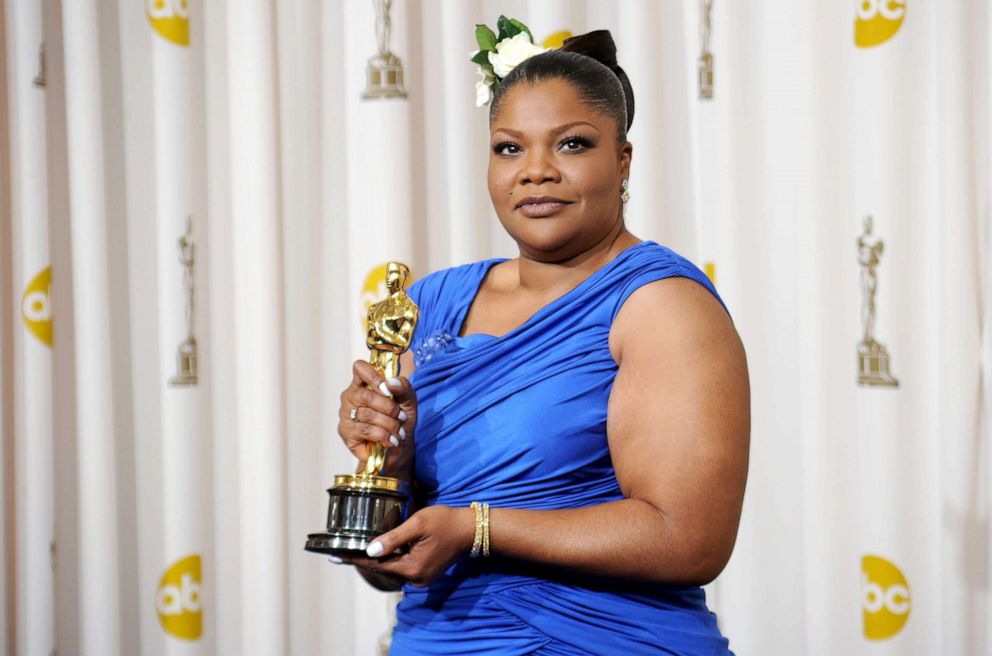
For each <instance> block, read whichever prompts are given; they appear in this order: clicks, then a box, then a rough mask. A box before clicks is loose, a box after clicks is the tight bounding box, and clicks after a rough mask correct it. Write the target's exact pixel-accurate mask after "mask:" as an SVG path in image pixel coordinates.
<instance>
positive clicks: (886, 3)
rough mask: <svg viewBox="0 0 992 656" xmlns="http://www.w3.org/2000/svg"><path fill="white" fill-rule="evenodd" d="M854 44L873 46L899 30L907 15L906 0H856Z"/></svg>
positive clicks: (889, 37) (883, 41)
mask: <svg viewBox="0 0 992 656" xmlns="http://www.w3.org/2000/svg"><path fill="white" fill-rule="evenodd" d="M855 2H857V5H856V10H855V19H854V45H856V46H857V47H859V48H871V47H872V46H877V45H879V44H881V43H885V42H886V41H888V40H889V39H891V38H892V37H893V35H895V33H896V32H898V31H899V28H900V27H902V21H903V19H904V18H905V16H906V0H855Z"/></svg>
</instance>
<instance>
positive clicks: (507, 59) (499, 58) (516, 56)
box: [489, 32, 547, 78]
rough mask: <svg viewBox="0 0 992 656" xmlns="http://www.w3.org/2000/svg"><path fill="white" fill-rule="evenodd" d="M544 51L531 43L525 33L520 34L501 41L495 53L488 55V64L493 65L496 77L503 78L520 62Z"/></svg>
mask: <svg viewBox="0 0 992 656" xmlns="http://www.w3.org/2000/svg"><path fill="white" fill-rule="evenodd" d="M546 51H547V49H546V48H542V47H541V46H536V45H534V44H533V43H531V42H530V37H528V36H527V33H526V32H521V33H520V34H518V35H516V36H514V37H512V38H509V39H503V40H502V41H500V42H499V43H497V44H496V52H490V53H489V63H490V64H492V65H493V71H495V73H496V76H497V77H499V78H504V77H506V76H507V75H509V74H510V71H512V70H513V69H514V68H515V67H516V66H517V65H518V64H520V62H522V61H524V60H525V59H527V58H529V57H533V56H534V55H539V54H541V53H542V52H546Z"/></svg>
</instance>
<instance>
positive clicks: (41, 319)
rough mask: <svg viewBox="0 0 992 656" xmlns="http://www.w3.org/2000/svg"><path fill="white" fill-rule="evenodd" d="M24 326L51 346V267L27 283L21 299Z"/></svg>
mask: <svg viewBox="0 0 992 656" xmlns="http://www.w3.org/2000/svg"><path fill="white" fill-rule="evenodd" d="M21 315H22V316H23V317H24V325H25V326H27V329H28V330H29V331H30V332H31V334H32V335H34V336H35V337H37V338H38V339H39V340H41V341H42V342H43V343H44V344H46V345H48V346H51V345H52V267H46V268H45V269H43V270H42V271H41V272H40V273H39V274H38V275H36V276H35V277H34V280H32V281H31V282H29V283H28V286H27V287H26V288H25V289H24V295H23V296H22V297H21Z"/></svg>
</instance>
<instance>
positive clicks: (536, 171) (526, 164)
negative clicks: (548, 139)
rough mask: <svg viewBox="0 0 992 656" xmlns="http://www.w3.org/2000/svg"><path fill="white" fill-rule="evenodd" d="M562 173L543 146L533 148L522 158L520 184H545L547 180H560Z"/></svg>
mask: <svg viewBox="0 0 992 656" xmlns="http://www.w3.org/2000/svg"><path fill="white" fill-rule="evenodd" d="M560 180H561V173H560V172H559V171H558V168H557V167H556V166H555V163H554V161H553V159H552V157H551V154H550V153H548V152H547V151H546V150H545V149H543V148H531V149H530V150H529V151H527V153H526V154H525V156H524V158H523V159H522V160H521V167H520V173H519V176H518V180H517V181H518V182H519V183H520V184H528V183H529V184H536V185H539V184H543V183H545V182H559V181H560Z"/></svg>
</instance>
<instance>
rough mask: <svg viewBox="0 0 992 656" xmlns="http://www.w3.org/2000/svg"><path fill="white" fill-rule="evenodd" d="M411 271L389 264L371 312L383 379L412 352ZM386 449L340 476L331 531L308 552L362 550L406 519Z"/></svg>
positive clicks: (316, 536) (314, 536) (373, 347)
mask: <svg viewBox="0 0 992 656" xmlns="http://www.w3.org/2000/svg"><path fill="white" fill-rule="evenodd" d="M409 277H410V269H409V267H407V266H406V265H405V264H402V263H400V262H390V263H389V264H388V265H387V266H386V287H387V288H388V290H389V294H388V296H386V298H385V299H383V300H382V301H379V302H378V303H374V304H373V305H372V306H371V307H370V308H369V312H368V332H367V335H366V339H365V342H366V344H367V345H368V347H369V351H370V355H369V362H370V363H371V364H372V366H374V367H375V368H376V370H378V372H379V373H380V374H382V376H383V377H384V378H392V377H395V376H398V375H399V373H400V355H401V354H402V353H403V352H404V351H406V350H407V349H408V348H410V341H411V340H412V339H413V329H414V327H415V326H416V325H417V318H418V317H419V315H420V310H419V309H418V308H417V305H416V304H415V303H414V302H413V301H412V300H411V299H410V297H409V296H407V294H406V291H405V288H406V284H407V280H408V278H409ZM386 453H387V449H386V448H385V447H384V446H383V445H382V444H380V443H378V442H376V443H372V444H369V457H368V460H367V461H366V463H365V467H364V468H363V469H362V470H361V471H359V472H358V473H356V474H339V475H337V476H335V477H334V486H333V487H331V488H330V489H328V490H327V493H328V494H329V495H330V497H331V498H330V505H329V507H328V509H327V530H326V531H323V532H320V533H311V534H310V535H308V536H307V542H306V547H305V548H306V550H307V551H313V552H316V553H325V554H347V553H357V552H364V551H365V548H366V547H368V545H369V542H371V541H372V540H373V539H375V537H376V536H379V535H382V534H383V533H385V532H387V531H390V530H392V529H394V528H396V527H397V526H399V525H400V523H401V522H402V521H403V520H404V518H405V515H406V507H407V501H408V497H407V494H406V493H405V491H404V490H403V489H402V488H403V484H402V481H400V480H399V479H396V478H392V477H390V476H384V475H383V473H382V471H383V468H384V466H385V464H386Z"/></svg>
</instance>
